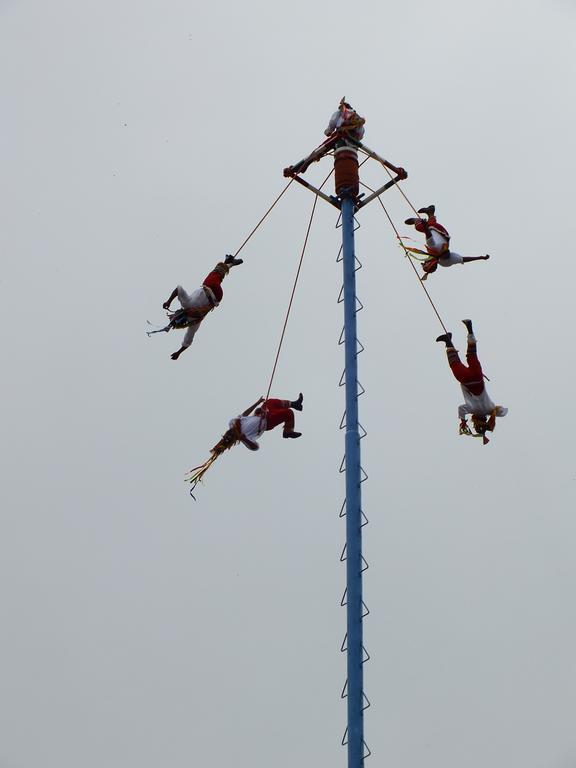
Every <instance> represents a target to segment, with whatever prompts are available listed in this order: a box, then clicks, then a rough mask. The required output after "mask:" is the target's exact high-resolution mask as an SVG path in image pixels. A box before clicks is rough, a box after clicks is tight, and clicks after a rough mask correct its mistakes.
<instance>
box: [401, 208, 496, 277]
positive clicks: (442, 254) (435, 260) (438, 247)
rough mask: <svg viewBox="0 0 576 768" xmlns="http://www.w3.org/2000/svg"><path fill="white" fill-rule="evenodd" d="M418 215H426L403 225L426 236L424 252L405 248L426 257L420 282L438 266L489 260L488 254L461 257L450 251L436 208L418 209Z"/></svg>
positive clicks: (411, 219) (445, 232)
mask: <svg viewBox="0 0 576 768" xmlns="http://www.w3.org/2000/svg"><path fill="white" fill-rule="evenodd" d="M418 213H424V214H426V218H425V219H422V218H419V219H416V218H410V219H406V221H405V222H404V223H405V224H408V225H414V227H415V229H416V230H417V231H418V232H422V233H424V235H425V236H426V251H425V252H424V251H421V250H419V249H418V248H406V250H408V251H409V252H411V253H416V254H423V255H425V256H427V258H426V259H425V260H424V261H423V262H422V269H423V270H424V276H423V277H422V280H426V279H427V278H428V275H429V274H431V273H432V272H435V271H436V270H437V269H438V264H440V266H441V267H451V266H453V265H454V264H467V263H468V262H470V261H485V260H486V259H489V258H490V256H489V254H486V255H485V256H461V255H460V254H459V253H455V252H454V251H451V250H450V235H449V234H448V231H447V230H446V229H445V227H443V226H442V224H439V223H438V221H437V219H436V206H434V205H429V206H427V207H426V208H420V209H419V211H418Z"/></svg>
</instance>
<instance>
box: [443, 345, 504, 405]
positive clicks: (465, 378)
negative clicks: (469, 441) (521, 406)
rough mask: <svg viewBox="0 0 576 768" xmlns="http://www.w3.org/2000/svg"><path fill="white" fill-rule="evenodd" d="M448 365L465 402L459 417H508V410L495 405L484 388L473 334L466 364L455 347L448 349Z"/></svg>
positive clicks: (468, 347)
mask: <svg viewBox="0 0 576 768" xmlns="http://www.w3.org/2000/svg"><path fill="white" fill-rule="evenodd" d="M446 355H447V357H448V365H449V366H450V368H451V370H452V373H453V374H454V378H455V379H456V380H457V381H459V382H460V386H461V387H462V393H463V395H464V400H465V402H464V403H463V404H462V405H460V406H458V416H459V418H460V419H465V418H466V416H467V415H468V414H470V415H472V416H491V415H492V414H493V413H494V414H495V415H496V416H506V414H507V413H508V408H504V407H502V406H501V405H495V404H494V403H493V402H492V400H491V398H490V396H489V395H488V392H487V391H486V387H485V386H484V376H483V374H482V366H481V365H480V361H479V360H478V356H477V354H476V338H475V337H474V335H473V334H471V333H469V334H468V344H467V349H466V362H467V363H468V365H467V366H466V365H464V363H462V362H461V360H460V356H459V355H458V352H457V351H456V350H455V349H454V347H447V348H446Z"/></svg>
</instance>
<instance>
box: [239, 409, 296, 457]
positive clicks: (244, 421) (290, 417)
mask: <svg viewBox="0 0 576 768" xmlns="http://www.w3.org/2000/svg"><path fill="white" fill-rule="evenodd" d="M279 424H284V432H292V431H293V430H294V411H293V410H292V409H291V408H290V401H289V400H278V399H276V398H269V399H268V400H265V401H264V402H263V403H262V405H261V406H260V407H259V408H257V409H256V411H255V413H254V415H253V416H237V417H236V418H235V419H232V420H231V421H230V422H229V424H228V426H229V427H232V428H238V430H239V432H240V435H241V437H240V441H241V442H242V444H243V445H245V446H246V448H249V449H250V450H251V451H255V450H258V438H259V437H260V436H261V435H263V434H264V432H267V431H269V430H271V429H274V427H277V426H278V425H279ZM242 438H246V441H247V442H245V441H244V440H243V439H242Z"/></svg>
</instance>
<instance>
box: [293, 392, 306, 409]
mask: <svg viewBox="0 0 576 768" xmlns="http://www.w3.org/2000/svg"><path fill="white" fill-rule="evenodd" d="M303 400H304V395H303V394H302V392H300V394H299V395H298V400H293V401H292V402H291V403H290V408H294V410H295V411H301V410H302V402H303Z"/></svg>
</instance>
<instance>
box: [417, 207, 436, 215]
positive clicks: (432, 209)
mask: <svg viewBox="0 0 576 768" xmlns="http://www.w3.org/2000/svg"><path fill="white" fill-rule="evenodd" d="M435 212H436V206H435V205H427V206H426V208H419V209H418V213H425V214H426V215H427V216H434V213H435Z"/></svg>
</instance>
